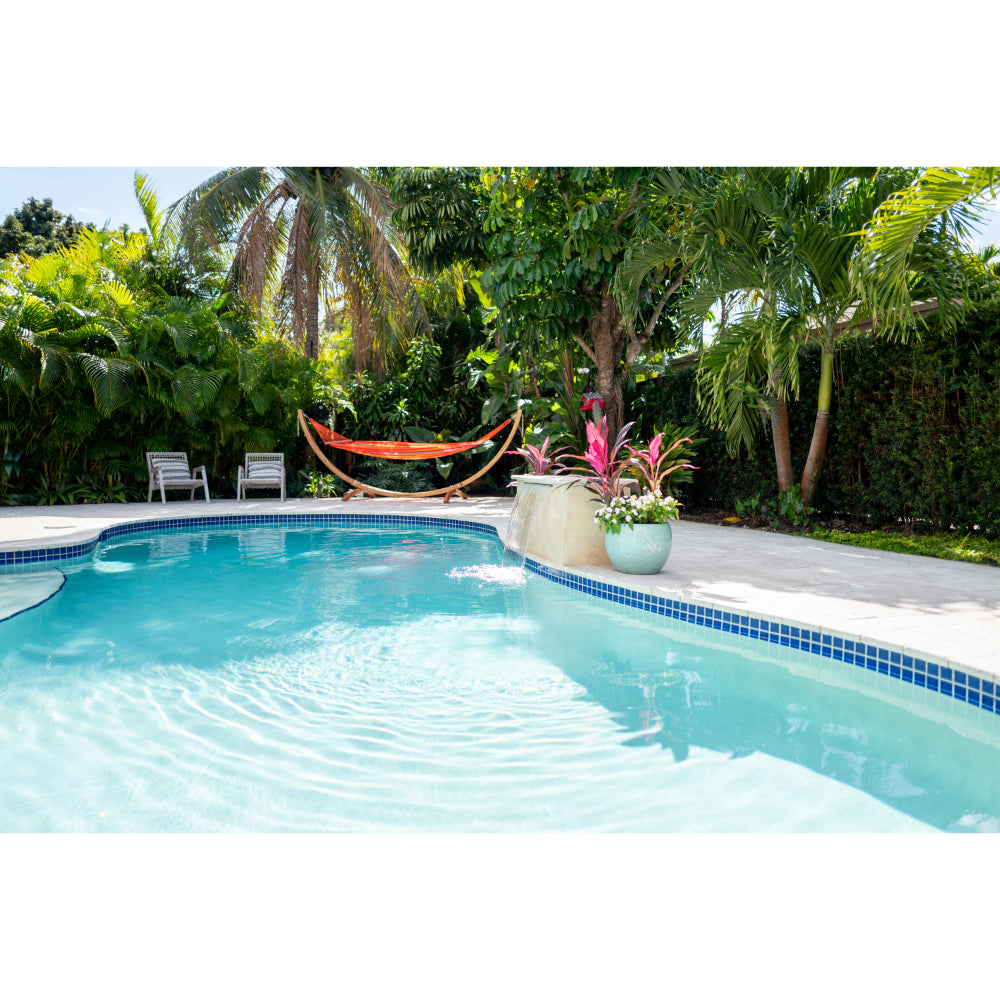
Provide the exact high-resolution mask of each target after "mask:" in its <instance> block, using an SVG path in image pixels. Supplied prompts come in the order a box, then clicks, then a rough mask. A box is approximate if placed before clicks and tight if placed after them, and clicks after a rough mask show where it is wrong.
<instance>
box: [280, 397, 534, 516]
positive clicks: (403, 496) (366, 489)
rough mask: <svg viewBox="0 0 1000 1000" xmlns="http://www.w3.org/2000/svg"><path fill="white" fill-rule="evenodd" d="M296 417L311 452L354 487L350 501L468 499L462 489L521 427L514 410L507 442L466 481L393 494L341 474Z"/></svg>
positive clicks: (304, 422)
mask: <svg viewBox="0 0 1000 1000" xmlns="http://www.w3.org/2000/svg"><path fill="white" fill-rule="evenodd" d="M298 416H299V425H300V426H301V427H302V433H303V434H305V436H306V442H307V443H308V444H309V447H310V448H312V450H313V452H314V453H315V454H316V457H317V458H318V459H319V460H320V461H321V462H322V463H323V464H324V465H325V466H326V467H327V468H328V469H329V470H330V471H331V472H332V473H333V474H334V475H335V476H339V477H340V478H341V479H343V480H344V482H345V483H347V484H348V485H350V486H353V487H354V489H352V490H351V491H350V492H348V493H346V494H345V495H344V497H343V498H342V499H344V500H350V498H351V497H353V496H357V494H359V493H363V494H366V495H367V496H370V497H372V499H374V498H375V497H393V498H396V499H400V500H407V499H413V498H416V497H436V496H441V495H442V494H444V502H445V503H447V502H448V501H449V500H450V499H451V498H452V497H453V496H461V497H462V498H463V499H468V497H467V496H466V494H465V493H464V492H463V487H465V486H468V485H469V484H470V483H474V482H475V481H476V480H477V479H479V478H480V477H481V476H484V475H486V473H487V472H489V470H490V469H492V468H493V466H494V465H496V463H497V462H499V461H500V459H501V458H502V457H503V455H504V452H506V451H507V449H508V448H509V447H510V445H511V442H512V441H513V440H514V435H515V434H516V433H517V429H518V427H520V426H521V411H520V410H515V411H514V416H513V417H512V418H511V428H510V433H509V434H508V435H507V440H506V441H504V443H503V445H502V446H501V447H500V448H498V449H497V453H496V454H495V455H494V456H493V458H491V459H490V460H489V462H487V463H486V465H484V466H483V467H482V468H481V469H480V470H479V471H478V472H477V473H476V474H475V475H472V476H469V477H468V478H467V479H463V480H462V481H461V482H460V483H453V484H452V485H451V486H442V487H441V488H440V489H436V490H427V491H426V492H424V493H394V492H393V491H391V490H380V489H379V488H378V487H376V486H368V485H366V484H365V483H361V482H358V480H357V479H352V478H351V477H350V476H349V475H347V473H345V472H342V471H341V470H340V469H338V468H337V466H335V465H334V464H333V462H331V461H330V459H328V458H327V457H326V455H325V454H324V453H323V451H322V449H321V447H320V445H318V444H317V443H316V440H315V439H314V438H313V435H312V431H311V430H310V429H309V424H308V421H307V420H306V415H305V414H304V413H303V412H302V411H301V410H299V411H298Z"/></svg>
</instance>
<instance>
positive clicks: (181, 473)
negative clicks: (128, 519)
mask: <svg viewBox="0 0 1000 1000" xmlns="http://www.w3.org/2000/svg"><path fill="white" fill-rule="evenodd" d="M146 467H147V468H148V469H149V496H148V497H147V498H146V500H147V502H148V503H152V502H153V489H154V487H156V486H159V488H160V499H161V500H162V501H163V503H166V502H167V490H190V491H191V499H192V500H193V499H194V491H195V490H196V489H198V487H199V486H204V487H205V503H210V502H211V501H210V499H209V496H208V476H207V475H206V474H205V466H204V465H199V466H198V468H197V469H192V468H191V467H190V465H189V464H188V457H187V455H186V454H185V453H184V452H183V451H147V452H146ZM198 473H201V478H198Z"/></svg>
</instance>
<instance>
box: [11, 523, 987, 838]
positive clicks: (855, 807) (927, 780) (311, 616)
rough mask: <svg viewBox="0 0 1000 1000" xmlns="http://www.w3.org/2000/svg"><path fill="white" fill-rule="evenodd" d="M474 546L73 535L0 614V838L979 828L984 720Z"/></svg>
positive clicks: (375, 537)
mask: <svg viewBox="0 0 1000 1000" xmlns="http://www.w3.org/2000/svg"><path fill="white" fill-rule="evenodd" d="M500 563H501V553H500V548H499V545H498V544H497V542H496V541H495V540H491V539H489V538H486V537H481V536H472V535H468V534H458V533H452V532H447V531H437V530H428V529H426V528H396V527H394V528H391V529H384V528H374V527H357V528H355V527H339V526H338V527H334V528H308V527H294V528H278V527H261V528H250V529H220V530H208V531H206V530H203V529H195V530H190V531H181V532H174V533H170V534H159V535H153V536H148V537H142V536H138V537H134V538H128V539H126V540H121V541H112V542H108V543H105V544H103V545H101V546H100V547H99V549H98V551H97V553H96V554H95V557H94V559H93V560H91V561H86V562H84V563H83V564H81V565H77V566H70V567H65V568H64V569H65V572H66V576H67V580H66V583H65V585H64V586H63V587H62V588H61V590H59V591H58V592H57V593H55V595H54V596H53V597H52V598H51V599H50V600H48V601H46V602H45V603H43V604H41V605H39V606H38V607H36V608H33V609H31V610H29V611H25V612H24V613H22V614H19V615H17V616H16V617H14V618H11V619H9V620H7V621H4V622H0V830H3V831H22V832H41V831H81V832H82V831H130V832H152V831H194V832H200V831H225V832H236V831H338V830H344V831H361V832H372V831H449V832H450V831H545V830H556V831H612V830H621V831H636V832H638V831H689V832H702V831H712V830H720V831H765V832H776V831H800V830H803V831H824V832H837V831H904V830H935V829H945V830H990V831H995V830H1000V750H998V749H997V744H998V743H1000V729H998V726H997V720H996V718H995V717H994V716H991V715H989V714H988V713H984V712H982V711H980V710H977V709H974V708H972V707H970V706H967V705H964V704H961V703H957V702H954V700H953V699H947V698H942V697H940V696H938V695H936V694H934V693H932V692H928V691H922V690H917V689H915V688H913V686H912V685H903V684H901V683H900V682H898V681H895V680H893V679H891V678H888V677H880V676H866V672H865V671H860V672H859V671H857V670H854V669H852V668H851V667H848V666H845V665H844V664H839V663H833V662H830V661H828V660H823V659H821V658H820V657H816V656H811V655H808V654H805V653H800V652H798V651H791V650H778V649H775V648H773V647H768V646H765V645H762V644H761V643H758V642H754V641H751V640H743V639H740V638H738V637H733V636H730V635H723V634H720V633H713V632H711V631H709V630H706V629H704V628H699V627H697V626H693V625H687V624H684V623H680V622H673V621H669V620H664V619H662V618H654V617H652V616H649V615H644V614H643V613H641V612H639V611H632V610H628V609H622V608H619V607H615V606H611V605H609V604H607V603H606V602H603V601H601V600H599V599H597V598H594V597H589V596H586V595H582V594H580V593H577V592H575V591H571V590H568V589H566V588H563V587H559V586H557V585H554V584H552V583H550V582H548V581H545V580H542V579H539V578H536V577H534V576H533V575H531V574H528V575H527V577H525V575H524V574H523V573H522V572H521V571H520V570H519V569H517V568H515V567H503V566H501V565H500ZM11 579H12V578H10V577H8V578H6V579H5V578H3V577H0V585H10V583H11Z"/></svg>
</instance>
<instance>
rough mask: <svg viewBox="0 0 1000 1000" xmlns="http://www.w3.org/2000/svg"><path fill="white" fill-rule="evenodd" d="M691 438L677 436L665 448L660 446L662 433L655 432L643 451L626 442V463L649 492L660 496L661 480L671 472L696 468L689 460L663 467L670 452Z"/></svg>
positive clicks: (671, 473)
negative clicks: (627, 456) (627, 453)
mask: <svg viewBox="0 0 1000 1000" xmlns="http://www.w3.org/2000/svg"><path fill="white" fill-rule="evenodd" d="M691 443H692V441H691V438H686V437H685V438H678V439H677V440H676V441H675V442H674V443H673V444H672V445H670V446H669V447H667V448H661V445H662V444H663V435H662V434H657V435H656V437H654V438H653V440H652V441H650V442H649V447H648V448H646V450H645V451H639V450H638V449H636V448H633V447H632V446H631V445H630V444H628V443H626V445H625V447H626V448H627V449H628V452H629V458H628V459H627V460H626V465H627V466H628V467H629V468H630V469H632V470H634V471H635V474H636V478H637V479H639V481H640V482H641V483H642V484H643V485H644V486H645V488H646V489H647V490H649V492H650V493H655V494H656V495H657V496H662V489H663V480H664V479H667V478H668V477H669V476H671V475H673V473H675V472H677V471H679V470H680V469H696V468H697V466H696V465H692V464H691V463H690V462H675V463H674V464H673V465H671V466H670V467H669V468H666V469H665V468H663V466H664V463H666V462H667V461H669V460H670V456H671V454H673V452H675V451H677V450H678V449H679V448H681V447H682V446H683V445H685V444H691Z"/></svg>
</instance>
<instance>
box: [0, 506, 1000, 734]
mask: <svg viewBox="0 0 1000 1000" xmlns="http://www.w3.org/2000/svg"><path fill="white" fill-rule="evenodd" d="M335 524H349V525H360V524H370V525H385V526H390V525H391V526H393V527H425V528H437V529H442V528H443V529H445V530H447V531H456V532H462V533H466V534H474V535H485V536H488V537H492V538H496V539H497V540H498V541H499V540H500V536H499V533H498V532H497V529H496V527H495V526H494V525H492V524H481V523H479V522H477V521H464V520H459V519H457V518H447V517H427V516H409V515H406V514H222V515H214V516H205V517H191V518H170V519H159V520H150V521H136V522H132V523H130V524H117V525H113V526H112V527H110V528H105V529H104V530H103V531H102V532H101V533H100V535H98V536H97V538H95V539H91V540H90V541H88V542H81V543H79V544H76V545H66V546H59V547H52V548H44V549H26V550H22V551H19V552H0V572H2V571H3V570H4V569H21V568H24V567H27V566H29V565H35V564H38V563H47V562H48V563H53V562H65V561H67V560H70V559H79V558H82V557H87V556H90V555H91V554H92V553H93V552H94V550H95V549H96V548H97V546H98V545H99V544H100V543H101V542H105V541H108V540H109V539H112V538H121V537H124V536H129V535H145V534H163V533H168V534H169V533H181V532H188V531H192V530H195V529H199V528H246V527H255V526H258V527H259V526H263V525H274V526H278V527H291V526H293V525H303V526H304V525H310V526H323V525H335ZM524 565H525V569H527V570H529V571H530V572H532V573H534V574H536V575H538V576H540V577H542V578H544V579H546V580H550V581H552V582H553V583H557V584H559V585H560V586H563V587H569V588H570V589H571V590H577V591H580V592H581V593H584V594H589V595H591V596H593V597H597V598H600V599H601V600H604V601H609V602H611V603H613V604H621V605H624V606H626V607H630V608H636V609H639V610H641V611H644V612H648V613H650V614H655V615H662V616H664V617H666V618H672V619H675V620H677V621H682V622H687V623H689V624H692V625H699V626H702V627H704V628H712V629H717V630H719V631H722V632H731V633H733V634H734V635H741V636H746V637H748V638H750V639H756V640H758V641H760V642H768V643H773V644H775V645H778V646H784V647H787V648H790V649H798V650H801V651H803V652H806V653H812V654H813V655H816V656H825V657H828V658H829V659H832V660H837V661H840V662H843V663H845V664H847V665H849V666H855V667H859V668H861V669H863V670H868V671H871V672H873V673H875V674H882V675H884V676H887V677H892V678H895V679H897V680H899V681H902V682H903V683H906V684H913V685H914V686H916V687H920V688H924V689H926V690H928V691H936V692H937V693H939V694H942V695H945V696H946V697H950V698H955V699H957V700H958V701H962V702H965V703H966V704H969V705H974V706H977V707H978V708H981V709H984V710H985V711H987V712H990V713H993V714H996V715H1000V679H997V678H996V677H994V676H993V675H991V674H980V673H977V672H975V671H972V670H968V669H966V668H962V669H959V668H956V667H953V666H950V665H949V664H948V663H939V662H935V661H933V660H929V659H925V658H921V657H916V656H912V655H909V654H907V653H906V652H903V651H900V650H893V649H887V648H883V647H881V646H872V645H870V644H868V643H866V642H864V641H862V640H861V639H858V638H855V639H850V638H847V637H844V636H841V635H835V634H831V633H827V632H822V631H817V630H815V629H811V628H809V627H808V626H804V625H793V624H790V623H788V622H781V621H770V620H768V619H766V618H761V617H757V616H752V615H743V614H740V613H739V612H738V611H727V610H725V609H723V608H713V607H711V606H709V605H701V604H694V603H692V602H690V601H677V600H674V599H673V598H670V597H658V596H656V595H654V594H649V593H645V592H643V591H640V590H631V589H630V588H628V587H621V586H617V585H614V584H610V583H604V582H601V581H598V580H591V579H589V578H587V577H584V576H580V575H578V574H576V573H571V572H568V571H567V570H564V569H554V568H552V567H550V566H546V565H545V564H544V563H540V562H538V561H537V560H534V559H531V558H528V559H526V560H525V564H524Z"/></svg>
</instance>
